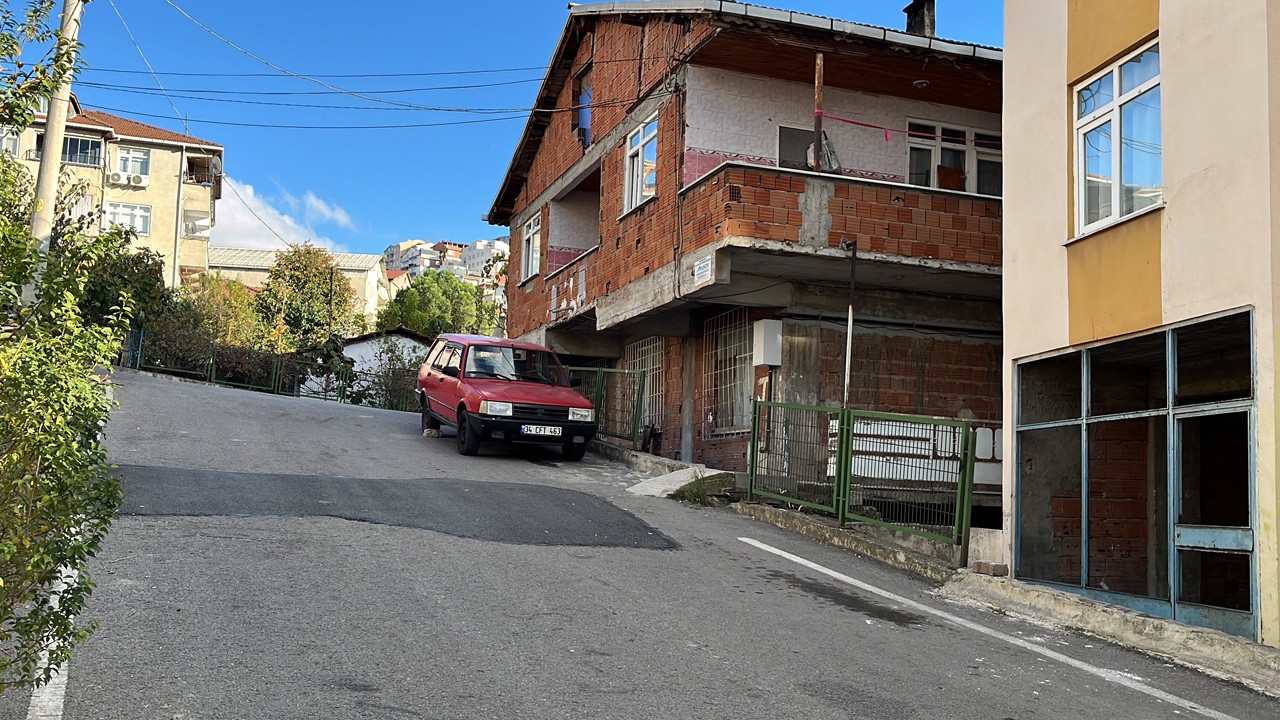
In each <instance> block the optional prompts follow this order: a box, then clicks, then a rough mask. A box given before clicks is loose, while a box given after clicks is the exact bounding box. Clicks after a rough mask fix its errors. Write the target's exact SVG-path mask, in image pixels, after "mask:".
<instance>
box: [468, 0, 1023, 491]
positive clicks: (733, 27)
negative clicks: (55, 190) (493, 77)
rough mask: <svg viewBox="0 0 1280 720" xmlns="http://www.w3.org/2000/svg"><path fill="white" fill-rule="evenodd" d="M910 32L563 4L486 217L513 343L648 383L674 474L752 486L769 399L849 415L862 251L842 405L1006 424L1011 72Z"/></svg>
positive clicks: (989, 57) (997, 59) (990, 58)
mask: <svg viewBox="0 0 1280 720" xmlns="http://www.w3.org/2000/svg"><path fill="white" fill-rule="evenodd" d="M917 30H918V32H917V33H916V34H913V33H905V32H898V31H894V30H886V29H883V28H876V27H870V26H865V25H858V24H855V23H848V22H843V21H840V20H831V19H827V18H819V17H814V16H809V15H802V14H800V13H792V12H786V11H779V10H772V9H766V8H757V7H753V6H746V5H742V4H738V3H728V2H725V3H721V2H712V1H704V0H696V1H694V0H690V1H689V2H663V3H644V2H634V3H626V2H623V3H606V4H599V5H575V6H571V8H570V10H569V17H568V20H567V22H566V24H565V28H564V31H563V33H562V35H561V37H560V39H559V42H558V44H557V46H556V49H555V52H554V56H553V57H552V59H551V62H550V65H549V68H548V71H547V74H546V77H545V80H544V81H543V85H542V87H541V90H540V91H539V94H538V99H537V103H536V108H537V112H535V113H533V114H531V116H530V118H529V121H528V123H527V125H526V127H525V130H524V133H523V135H522V137H521V139H520V142H519V145H518V146H517V148H516V150H515V153H514V157H513V159H512V162H511V166H510V168H509V170H508V172H507V174H506V176H505V178H504V179H503V181H502V184H501V188H500V189H499V191H498V194H497V197H496V199H495V200H494V202H493V206H492V208H491V210H490V212H489V214H488V216H487V219H488V220H489V221H490V222H492V223H494V224H496V225H503V226H509V227H510V228H511V258H510V272H509V281H508V288H507V293H508V301H509V310H508V313H509V314H508V334H509V335H510V336H512V337H521V338H525V339H530V340H534V341H536V342H542V343H544V344H547V345H548V346H550V347H552V348H553V349H555V350H556V351H557V352H559V353H561V354H562V355H564V356H566V358H567V359H568V360H570V361H571V362H579V363H581V362H587V361H594V362H597V363H604V364H608V365H611V366H616V367H622V368H630V369H640V370H646V371H647V372H648V376H649V382H648V384H647V389H646V398H645V403H644V406H645V416H644V422H645V423H646V424H650V425H653V426H655V427H657V428H660V429H661V431H662V441H661V446H660V449H659V450H658V452H660V453H661V454H662V455H666V456H670V457H678V458H681V459H684V460H690V461H696V462H702V463H706V464H708V465H713V466H716V467H722V468H728V469H738V470H742V469H745V467H746V464H747V458H746V453H747V435H748V434H749V428H750V422H751V402H752V399H753V398H772V399H774V400H781V401H788V402H800V403H808V404H830V405H838V404H840V403H841V400H842V397H841V394H842V393H843V387H844V372H845V346H846V334H847V331H848V329H849V328H848V322H847V309H848V304H849V296H850V273H851V266H852V265H853V263H852V261H851V249H852V248H853V247H855V244H856V248H857V261H856V274H855V275H854V286H855V287H856V292H855V293H854V299H855V305H856V313H855V319H854V327H853V333H852V334H853V338H852V353H851V371H852V382H851V388H850V392H849V397H848V400H849V402H850V404H851V405H852V406H853V407H858V408H867V409H876V410H886V411H899V412H907V413H920V414H928V415H940V416H946V417H963V418H968V419H973V420H977V421H980V423H982V424H984V425H985V426H987V427H988V428H989V429H994V428H996V427H998V425H999V423H1000V409H1001V400H1000V390H1001V378H1000V363H1001V344H1000V329H1001V310H1000V300H999V298H1000V265H1001V235H1000V233H1001V212H1002V211H1001V201H1000V198H999V194H1000V182H1001V168H1000V162H1001V161H1000V114H999V113H1000V108H1001V53H1000V51H999V50H994V49H990V48H985V47H978V46H974V45H969V44H965V43H958V42H951V41H943V40H939V39H937V38H934V37H931V28H928V27H924V28H918V29H917ZM819 58H821V60H820V63H821V68H822V71H821V72H822V81H821V83H820V84H819V83H818V82H816V74H817V68H818V67H819ZM815 87H821V89H822V97H823V106H822V109H823V113H822V117H821V122H822V128H823V130H824V131H825V137H826V143H825V149H824V151H823V152H822V153H819V154H818V155H819V159H820V161H822V162H823V163H824V164H823V165H822V166H821V167H820V168H819V169H820V171H815V170H814V169H813V168H812V166H811V163H810V158H811V156H812V155H813V153H812V150H811V146H812V144H813V140H814V138H815V137H817V135H816V133H815V116H816V115H817V114H816V113H815ZM762 320H770V321H778V322H769V323H764V324H762V325H759V327H758V331H759V332H761V333H774V334H780V335H781V338H780V340H781V343H780V344H781V348H782V352H781V360H780V364H777V365H772V366H771V365H765V364H759V365H758V364H757V360H760V358H756V357H753V334H754V333H755V332H756V331H757V325H756V324H757V323H758V322H759V321H762ZM997 434H998V433H997ZM985 437H986V438H988V439H989V442H988V445H989V447H988V448H987V450H986V452H987V456H988V458H989V459H993V460H994V459H997V458H998V448H997V444H996V443H995V441H994V440H990V439H991V438H992V437H993V435H992V434H991V433H990V432H987V433H986V435H985ZM988 467H989V469H990V472H988V473H987V476H984V477H980V478H979V481H980V482H982V481H986V482H989V483H994V487H995V488H997V489H998V486H999V472H998V465H995V464H991V465H989V466H988Z"/></svg>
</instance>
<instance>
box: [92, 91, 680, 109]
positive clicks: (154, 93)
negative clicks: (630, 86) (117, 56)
mask: <svg viewBox="0 0 1280 720" xmlns="http://www.w3.org/2000/svg"><path fill="white" fill-rule="evenodd" d="M80 85H81V86H83V87H92V88H94V89H97V90H106V91H109V92H120V93H126V94H133V95H148V96H157V95H160V94H161V93H159V92H157V91H156V90H154V89H152V88H135V87H129V86H112V85H101V84H96V83H80ZM668 94H669V93H668ZM165 96H166V97H177V98H182V99H185V100H195V101H197V102H218V103H233V104H238V105H265V106H270V107H298V108H311V109H317V110H368V111H388V110H394V111H402V112H403V111H417V112H444V113H469V114H473V115H503V114H511V113H521V114H528V113H543V114H555V113H562V112H577V111H579V110H584V109H587V108H591V109H595V108H603V107H614V106H617V105H628V104H631V103H634V102H635V101H636V98H626V99H623V100H609V101H604V102H599V103H589V104H586V105H569V106H566V107H562V108H528V107H518V108H466V107H444V106H439V107H436V106H423V107H383V106H375V107H369V106H362V105H323V104H316V103H287V102H269V101H265V100H238V99H234V98H218V97H199V96H195V95H170V94H168V93H165Z"/></svg>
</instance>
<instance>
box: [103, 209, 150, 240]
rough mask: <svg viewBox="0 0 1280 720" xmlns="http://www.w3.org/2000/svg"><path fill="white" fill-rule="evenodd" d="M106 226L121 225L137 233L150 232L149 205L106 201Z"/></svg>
mask: <svg viewBox="0 0 1280 720" xmlns="http://www.w3.org/2000/svg"><path fill="white" fill-rule="evenodd" d="M106 221H107V226H108V227H110V226H112V225H123V226H124V227H127V228H133V230H134V231H136V232H137V233H138V234H139V235H146V234H148V233H150V232H151V207H150V206H148V205H130V204H128V203H107V214H106Z"/></svg>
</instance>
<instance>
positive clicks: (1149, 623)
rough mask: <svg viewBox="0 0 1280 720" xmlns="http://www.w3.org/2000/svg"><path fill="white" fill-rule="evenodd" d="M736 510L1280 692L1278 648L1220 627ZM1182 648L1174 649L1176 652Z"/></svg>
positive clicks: (775, 515)
mask: <svg viewBox="0 0 1280 720" xmlns="http://www.w3.org/2000/svg"><path fill="white" fill-rule="evenodd" d="M731 507H732V508H733V510H734V512H736V513H738V514H739V515H744V516H747V517H751V518H754V519H756V520H760V521H762V522H767V523H769V524H771V525H774V526H776V527H779V528H782V529H783V530H789V531H791V532H795V533H798V534H800V535H804V536H806V537H809V538H812V539H814V540H818V541H820V542H824V543H827V544H829V545H834V546H836V547H840V548H844V549H846V550H852V551H853V552H855V553H857V554H859V555H862V556H864V557H868V558H871V559H873V560H877V561H879V562H881V563H884V564H886V565H889V566H891V567H894V568H897V569H899V570H903V571H906V572H909V573H912V574H914V575H917V576H919V577H922V578H924V579H926V580H930V581H932V582H934V583H936V584H938V585H939V586H940V587H939V588H938V590H937V591H936V592H937V595H938V596H939V597H942V598H944V599H946V600H950V601H953V602H957V603H960V604H963V605H969V606H972V607H980V608H983V609H985V610H990V611H992V612H997V613H1001V614H1005V615H1009V616H1012V617H1017V618H1018V619H1021V620H1025V621H1027V622H1031V623H1035V624H1037V625H1040V626H1043V627H1052V628H1057V629H1069V630H1076V631H1079V632H1083V633H1085V634H1087V635H1091V636H1094V637H1097V638H1099V639H1101V640H1104V641H1107V642H1113V643H1116V644H1119V645H1122V646H1125V647H1129V648H1132V649H1134V650H1137V651H1139V652H1142V653H1145V654H1148V655H1153V656H1155V657H1158V658H1160V659H1162V660H1166V661H1169V662H1173V663H1177V664H1179V665H1182V666H1185V667H1188V668H1191V669H1193V670H1197V671H1199V672H1203V673H1205V674H1207V675H1210V676H1213V677H1216V678H1219V679H1222V680H1227V681H1229V682H1235V683H1239V684H1241V685H1244V686H1246V687H1249V688H1251V689H1253V690H1256V691H1258V692H1260V693H1263V694H1265V695H1269V696H1272V697H1280V649H1275V648H1271V647H1267V646H1266V645H1261V644H1258V643H1255V642H1252V641H1249V640H1246V639H1244V638H1239V637H1236V636H1234V635H1228V634H1226V633H1223V632H1219V631H1217V630H1210V629H1207V628H1198V627H1194V626H1191V625H1183V624H1181V623H1177V622H1173V621H1172V620H1163V619H1160V618H1155V617H1151V616H1149V615H1143V614H1141V613H1137V612H1134V611H1132V610H1128V609H1126V608H1122V607H1119V606H1116V605H1108V604H1106V603H1101V602H1098V601H1096V600H1090V599H1088V598H1085V597H1081V596H1079V595H1075V594H1073V593H1068V592H1063V591H1061V590H1055V589H1053V588H1050V587H1047V586H1044V585H1037V584H1034V583H1028V582H1021V581H1018V580H1013V579H1010V578H1003V577H994V576H991V575H983V574H980V573H975V572H973V571H971V570H967V569H961V570H956V569H954V568H952V567H951V566H949V565H947V564H945V563H942V562H940V561H938V560H937V559H935V558H932V557H928V556H926V555H922V554H919V553H915V552H912V551H908V550H905V549H903V548H901V547H898V546H895V545H892V544H888V543H884V542H880V541H877V540H876V539H874V538H872V537H869V536H866V535H862V534H860V533H856V532H851V531H850V530H848V529H842V528H839V527H837V526H836V525H835V524H834V521H832V520H830V519H829V518H823V517H819V516H814V515H806V514H802V513H798V512H794V511H790V510H783V509H781V508H776V507H772V506H769V505H762V504H759V503H746V502H740V503H734V504H733V505H732V506H731ZM1175 652H1176V653H1177V654H1174V653H1175Z"/></svg>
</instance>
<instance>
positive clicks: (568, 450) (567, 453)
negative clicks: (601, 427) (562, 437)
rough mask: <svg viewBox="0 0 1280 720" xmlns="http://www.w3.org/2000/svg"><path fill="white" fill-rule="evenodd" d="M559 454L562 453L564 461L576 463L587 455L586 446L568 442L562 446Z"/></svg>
mask: <svg viewBox="0 0 1280 720" xmlns="http://www.w3.org/2000/svg"><path fill="white" fill-rule="evenodd" d="M561 452H563V453H564V459H565V460H572V461H573V462H578V461H579V460H581V459H582V457H583V456H584V455H586V454H587V444H586V443H574V442H568V443H565V444H564V448H563V449H562V450H561Z"/></svg>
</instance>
